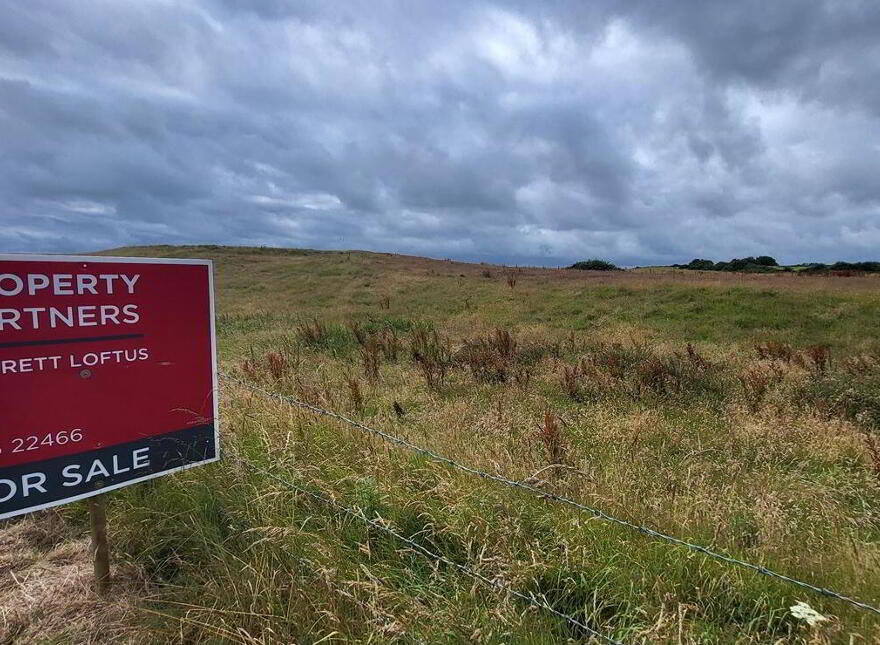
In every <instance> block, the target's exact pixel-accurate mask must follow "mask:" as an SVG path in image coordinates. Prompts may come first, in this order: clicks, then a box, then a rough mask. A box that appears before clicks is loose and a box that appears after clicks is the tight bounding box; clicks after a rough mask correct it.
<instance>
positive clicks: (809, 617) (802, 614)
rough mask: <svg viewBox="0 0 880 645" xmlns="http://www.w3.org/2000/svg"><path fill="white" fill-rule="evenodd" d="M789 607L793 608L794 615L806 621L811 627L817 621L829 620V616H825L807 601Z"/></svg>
mask: <svg viewBox="0 0 880 645" xmlns="http://www.w3.org/2000/svg"><path fill="white" fill-rule="evenodd" d="M789 609H790V610H791V615H792V616H794V617H795V618H800V619H801V620H803V621H805V622H806V623H807V624H808V625H809V626H810V627H813V626H814V625H816V624H817V623H821V622H823V621H826V620H828V617H827V616H823V615H822V614H820V613H819V612H818V611H816V610H815V609H813V608H812V607H810V606H809V605H808V604H807V603H805V602H798V603H797V604H795V605H792V606H791V607H789Z"/></svg>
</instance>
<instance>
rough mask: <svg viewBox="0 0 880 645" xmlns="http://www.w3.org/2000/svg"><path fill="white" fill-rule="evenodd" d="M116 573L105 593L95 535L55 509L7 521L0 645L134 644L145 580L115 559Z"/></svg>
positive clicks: (0, 555) (0, 550)
mask: <svg viewBox="0 0 880 645" xmlns="http://www.w3.org/2000/svg"><path fill="white" fill-rule="evenodd" d="M113 576H114V582H113V587H112V592H111V594H110V596H108V597H107V598H106V599H102V598H100V597H99V596H98V595H97V594H96V593H95V592H94V591H93V586H92V585H93V580H94V578H93V572H92V562H91V553H90V548H89V539H88V538H86V537H83V536H82V535H81V531H77V530H75V529H73V528H72V527H71V526H69V525H68V524H67V522H66V521H65V520H64V519H63V518H62V516H61V515H59V514H58V513H57V512H55V511H46V512H42V513H37V514H34V515H31V516H29V517H26V518H23V519H20V520H17V521H15V522H10V523H8V524H7V525H6V527H5V528H3V529H0V578H2V585H0V643H3V644H4V645H7V644H8V645H13V644H15V645H17V644H22V645H24V644H25V643H39V642H67V643H78V644H79V643H82V644H83V645H98V644H101V643H107V644H109V643H118V642H123V641H125V642H134V640H136V639H137V637H136V635H135V634H134V633H133V631H132V626H133V625H135V624H137V620H138V618H140V613H139V609H138V603H139V601H140V599H141V598H143V597H144V595H145V594H146V592H147V589H148V587H147V583H146V581H145V579H144V578H143V575H142V574H141V572H140V570H139V569H138V568H137V567H134V566H132V565H128V564H125V563H118V562H117V563H115V566H114V572H113ZM143 642H148V640H146V641H143Z"/></svg>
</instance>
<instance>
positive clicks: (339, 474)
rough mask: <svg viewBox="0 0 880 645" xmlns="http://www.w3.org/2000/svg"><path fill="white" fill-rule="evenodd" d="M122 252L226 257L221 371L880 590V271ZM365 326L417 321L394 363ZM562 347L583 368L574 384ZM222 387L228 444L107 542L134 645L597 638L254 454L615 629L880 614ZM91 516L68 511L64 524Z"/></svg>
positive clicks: (707, 538) (661, 524) (751, 552)
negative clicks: (817, 352) (432, 375)
mask: <svg viewBox="0 0 880 645" xmlns="http://www.w3.org/2000/svg"><path fill="white" fill-rule="evenodd" d="M108 254H110V255H145V256H151V255H155V256H171V257H211V258H213V259H214V260H215V263H216V275H217V281H216V284H217V311H218V320H217V331H218V343H219V352H220V356H221V359H222V360H221V363H222V364H221V367H222V369H223V370H226V371H230V372H234V373H235V374H237V375H238V376H239V377H241V378H247V379H251V380H255V381H257V382H259V383H260V384H261V385H262V386H263V387H267V388H271V389H274V390H277V391H279V392H283V393H286V394H289V395H292V396H295V397H298V398H301V399H305V400H307V401H308V402H310V403H312V404H316V405H320V406H322V407H326V408H330V409H334V410H338V411H339V412H341V413H344V414H347V415H351V416H355V417H357V418H359V419H361V420H363V421H364V422H366V423H368V424H370V425H372V426H375V427H378V428H381V429H383V430H386V431H388V432H391V433H393V434H396V435H399V436H403V437H406V438H408V439H409V440H411V441H413V442H415V443H417V444H419V445H423V446H425V447H428V448H431V449H434V450H437V451H438V452H440V453H442V454H445V455H448V456H450V457H452V458H455V459H458V460H460V461H462V462H464V463H466V464H468V465H472V466H474V467H477V468H482V469H485V470H487V471H489V472H498V473H500V474H503V475H505V476H506V477H510V478H512V479H515V480H528V481H535V482H537V483H536V485H538V486H540V487H542V488H544V489H545V490H548V491H552V492H554V493H557V494H559V495H565V496H568V497H571V498H573V499H576V500H579V501H581V502H583V503H586V504H591V505H595V506H597V507H600V508H602V509H604V510H606V511H607V512H609V513H612V514H615V515H617V516H619V517H622V518H625V519H627V520H629V521H632V522H636V523H642V524H645V525H648V526H651V527H653V528H656V529H657V530H660V531H665V532H668V533H670V534H673V535H676V536H679V537H682V538H685V539H690V540H695V541H697V542H699V543H701V544H704V545H707V546H711V547H713V548H716V549H719V550H723V551H726V552H729V553H731V554H733V555H735V556H737V557H741V558H745V559H747V560H750V561H753V562H756V563H759V564H763V565H766V566H768V567H771V568H775V569H778V570H781V571H784V572H786V573H788V574H790V575H792V576H794V577H798V578H801V579H804V580H806V581H809V582H811V583H813V584H817V585H821V586H826V587H830V588H836V589H840V590H843V591H846V592H849V593H852V594H854V595H856V596H858V597H860V598H863V599H865V600H866V601H869V602H872V603H874V604H878V603H880V472H878V470H877V469H878V468H880V464H876V463H874V462H873V461H872V457H871V452H870V441H871V437H875V436H878V433H880V416H877V414H876V411H877V409H880V408H877V407H876V403H877V394H876V387H877V383H878V379H880V361H878V359H877V356H878V351H880V345H878V342H880V341H878V338H877V334H876V333H875V332H876V329H877V327H876V321H877V320H878V319H880V301H878V298H877V296H876V293H877V291H876V286H877V285H878V283H877V282H876V281H875V280H872V279H871V278H827V277H796V276H794V275H792V274H783V273H774V274H761V275H755V276H740V275H727V274H712V275H710V276H700V275H693V274H690V275H688V274H687V272H682V271H675V270H668V271H660V270H657V271H654V272H649V271H645V270H640V271H634V272H627V273H622V272H602V273H601V274H599V273H593V272H579V271H575V272H571V271H551V270H541V269H526V270H520V271H514V270H510V269H505V268H503V267H489V266H485V265H466V264H459V263H453V262H442V261H430V260H424V259H420V258H407V257H401V256H389V255H385V254H369V253H358V252H351V253H348V252H311V251H302V250H277V249H249V248H237V249H236V248H227V247H151V248H136V249H121V250H115V251H111V252H108ZM487 271H488V272H489V274H490V275H489V276H488V277H487V275H486V272H487ZM508 275H512V276H514V277H515V279H516V285H515V286H514V287H513V288H511V287H510V286H508V283H507V279H506V278H507V276H508ZM312 321H319V322H320V323H321V324H322V325H323V326H324V328H325V330H326V332H325V333H324V335H323V336H322V337H321V338H320V340H317V341H314V340H310V339H309V338H307V337H306V335H304V334H303V332H302V328H301V326H302V325H303V324H305V323H311V322H312ZM351 323H357V324H359V325H360V326H361V329H363V330H364V332H365V333H366V334H367V335H368V336H371V337H373V338H374V339H378V340H377V341H376V342H379V340H381V339H382V338H383V336H382V334H391V333H392V332H393V334H394V337H396V338H397V339H398V340H399V342H400V343H401V349H400V351H399V354H398V357H397V359H396V360H387V359H386V358H383V359H382V360H381V361H380V362H381V364H380V368H379V377H378V379H374V378H372V377H370V376H369V375H368V373H367V372H365V370H364V363H363V360H364V359H363V356H362V354H363V351H364V350H363V349H362V347H361V345H360V344H359V343H358V340H357V339H356V337H355V335H354V333H353V332H352V329H351V326H350V324H351ZM496 328H504V329H508V330H510V331H511V333H512V334H513V338H514V340H515V343H516V347H515V351H514V354H513V355H512V356H511V357H507V358H505V357H503V356H500V355H495V354H493V353H492V351H489V352H488V353H487V354H486V355H485V357H483V358H481V359H480V360H485V361H490V363H487V365H486V367H487V369H488V370H489V373H491V374H495V375H496V376H494V377H493V378H492V379H483V380H480V379H478V378H477V377H475V376H474V374H477V373H483V372H476V371H474V370H473V369H472V367H473V366H470V367H469V366H468V364H467V363H466V362H465V361H466V357H467V354H466V352H463V349H462V348H464V347H465V346H466V345H467V343H472V342H473V341H474V339H476V338H478V337H486V336H487V335H488V334H490V333H492V332H493V331H494V329H496ZM423 331H427V332H431V333H433V332H434V331H436V332H437V333H438V334H439V336H438V338H439V340H440V342H441V343H442V342H446V340H444V339H447V340H448V343H449V347H450V350H451V357H450V358H449V364H448V365H447V366H446V369H447V373H446V378H445V381H444V382H443V385H442V386H441V387H435V388H432V387H429V385H428V384H427V382H426V381H425V380H424V377H423V371H422V367H421V366H420V364H419V359H418V358H414V356H413V353H412V351H411V349H412V343H414V342H415V340H416V338H417V337H418V335H419V334H420V333H423ZM767 341H775V342H779V343H785V344H786V345H788V346H790V347H791V349H792V352H793V356H794V358H793V359H789V360H782V359H760V358H759V357H758V355H757V352H756V350H755V345H756V344H757V343H765V342H767ZM383 342H384V341H383ZM688 343H693V344H694V345H693V347H692V352H695V354H693V355H689V354H688V351H687V344H688ZM818 345H822V346H828V347H830V348H831V356H832V362H831V366H830V367H826V368H823V369H819V368H817V367H816V366H814V365H812V364H811V363H810V359H809V354H808V351H807V349H806V348H808V347H810V346H818ZM269 352H277V353H279V354H281V355H282V356H283V357H284V358H285V361H286V362H285V370H284V374H283V376H282V377H281V378H279V379H273V377H272V376H271V375H270V374H269V372H268V370H267V368H266V362H265V359H264V357H265V356H266V354H267V353H269ZM438 360H440V359H438ZM565 368H568V369H569V370H576V379H577V387H578V392H577V394H576V395H574V396H573V395H572V393H571V392H568V391H567V390H566V388H565V387H564V386H563V373H564V370H565ZM498 374H501V375H502V376H501V377H498V376H497V375H498ZM351 380H354V381H356V382H357V383H358V387H359V389H360V391H361V394H362V397H363V405H362V407H361V408H359V407H358V406H357V405H356V402H355V400H354V398H353V396H352V394H351V389H350V385H349V383H350V381H351ZM221 397H222V398H221V403H222V409H221V416H222V418H221V428H222V431H223V444H224V446H223V447H224V459H223V461H221V462H220V463H218V464H216V465H212V466H208V467H204V468H199V469H194V470H191V471H187V472H184V473H181V474H178V475H175V476H173V477H167V478H163V479H160V480H156V481H153V482H150V483H147V484H143V485H139V486H135V487H131V488H128V489H125V490H123V491H120V492H119V493H117V494H115V495H114V497H113V501H112V504H111V507H110V510H111V516H112V517H111V521H112V525H113V527H114V531H113V534H114V545H115V549H116V557H118V558H124V559H126V560H128V561H131V562H132V563H134V564H135V565H136V566H138V567H140V568H141V569H142V570H143V571H144V572H145V574H146V575H147V577H148V579H149V580H150V584H151V585H152V586H151V588H150V593H149V599H146V598H145V599H144V600H143V601H142V604H141V611H140V613H137V612H136V613H135V621H134V623H133V624H131V625H130V631H129V632H128V640H130V641H132V642H192V643H257V642H259V643H263V642H266V643H274V642H279V643H280V642H297V643H317V642H337V643H396V642H400V643H409V642H431V643H470V642H485V643H499V644H500V643H558V642H566V640H567V639H572V640H571V641H570V642H585V640H586V639H585V636H584V635H583V634H581V633H578V631H577V630H576V629H573V628H572V627H571V626H570V625H568V624H567V623H565V622H564V621H561V620H559V619H557V618H555V617H553V616H551V615H549V614H547V613H546V612H541V611H539V610H534V609H530V608H528V607H526V606H524V605H523V604H522V603H521V602H520V601H517V600H516V599H512V598H510V597H505V596H504V595H503V594H498V593H495V592H492V591H491V590H482V589H480V588H479V587H475V586H474V584H473V581H472V580H471V579H469V578H467V577H466V576H464V575H463V574H461V573H460V572H458V571H456V570H455V569H453V568H451V567H448V566H445V565H436V564H434V563H431V562H429V561H427V560H425V559H424V558H423V557H421V556H420V555H418V554H417V553H415V552H414V551H413V550H411V549H407V548H405V547H404V545H402V544H401V543H399V542H398V541H396V540H395V539H393V538H392V537H390V536H389V535H387V534H385V533H382V532H380V531H377V530H375V529H372V528H370V527H368V526H367V525H365V524H364V523H363V522H360V521H358V520H357V519H354V518H352V517H350V516H347V515H345V514H344V513H340V512H339V511H338V510H335V509H333V508H331V507H328V506H326V505H322V504H320V503H318V502H316V501H314V500H312V499H310V498H308V497H306V496H303V495H300V494H297V493H295V492H292V491H290V490H286V489H285V488H284V487H283V486H281V485H280V484H279V483H278V482H276V481H275V480H273V479H271V478H268V477H266V476H265V475H263V474H261V472H260V470H262V469H265V470H271V471H272V472H276V473H278V474H279V475H280V476H282V477H283V478H285V479H287V480H289V481H291V482H294V483H295V484H296V485H297V486H299V487H302V488H305V489H307V490H310V491H314V492H316V493H320V494H321V495H324V496H328V497H331V498H332V499H334V500H336V501H337V502H338V503H339V504H342V505H344V506H346V507H350V508H354V509H359V510H360V511H362V512H364V513H366V514H367V515H369V516H370V517H372V518H381V521H382V522H384V523H386V524H387V525H388V526H391V527H393V528H394V529H395V530H397V531H399V532H400V533H401V534H403V535H405V536H406V537H407V538H410V539H412V540H414V541H416V542H417V543H419V544H421V545H423V546H425V547H426V548H428V549H430V550H432V551H434V552H435V553H438V554H441V555H443V556H444V557H446V558H448V559H450V560H452V561H454V562H457V563H460V564H464V565H467V566H468V567H472V568H473V569H475V570H477V571H479V572H480V573H481V574H483V575H485V576H487V577H489V578H491V579H496V580H499V581H503V583H504V584H505V585H507V586H509V587H511V588H513V589H516V590H518V591H521V592H524V593H536V594H540V595H541V596H542V597H544V598H546V600H547V602H549V603H550V604H551V605H552V606H553V607H555V608H556V609H558V610H559V611H562V612H564V613H566V614H570V615H572V616H574V617H576V618H577V619H578V620H581V621H584V622H586V623H587V624H588V625H590V626H591V627H593V628H595V629H598V630H599V631H602V632H603V633H606V634H608V635H612V636H614V637H616V638H620V639H622V640H624V641H626V642H646V643H768V642H774V643H808V642H809V643H849V642H851V640H850V639H854V640H852V642H872V641H874V640H876V639H878V638H880V627H878V621H877V620H876V619H875V618H874V617H872V616H871V615H870V614H867V613H864V612H859V611H857V610H855V609H854V608H851V607H850V606H848V605H846V604H844V603H840V602H836V601H833V600H831V599H828V598H824V597H821V596H816V595H813V594H809V593H807V592H805V591H803V590H798V589H797V588H794V587H792V586H789V585H786V584H784V583H781V582H779V581H774V580H771V579H769V578H766V577H762V576H759V575H757V574H754V573H750V572H748V571H745V570H743V569H739V568H733V567H730V566H727V565H723V564H721V563H718V562H715V561H713V560H710V559H708V558H706V557H705V556H701V555H697V554H694V553H691V552H688V551H686V550H682V549H679V548H673V547H670V546H669V545H667V544H664V543H661V542H658V541H656V540H653V539H650V538H648V537H646V536H644V535H641V534H638V533H636V532H632V531H628V530H626V529H623V528H621V527H617V526H614V525H610V524H607V523H603V522H598V521H596V520H594V519H591V517H590V516H589V515H585V514H582V513H578V512H577V511H575V510H573V509H571V508H567V507H564V506H560V505H558V504H554V503H551V502H549V501H547V500H544V499H540V498H538V497H536V496H535V495H533V494H529V493H526V492H523V491H515V490H511V489H509V488H504V487H500V486H499V485H497V484H495V483H492V482H489V481H486V480H483V479H479V478H474V477H471V476H468V475H466V474H464V473H461V472H458V471H455V470H452V469H450V468H448V467H446V466H443V465H441V464H437V463H434V462H432V461H430V460H429V459H426V458H424V457H421V456H418V455H414V454H412V453H410V452H407V451H405V450H403V449H401V448H398V447H393V446H390V445H386V444H383V443H382V442H381V441H380V440H378V439H376V438H371V437H368V436H364V434H362V433H359V432H357V431H355V430H352V429H350V428H346V427H343V426H341V425H339V424H338V423H336V422H333V421H330V420H327V419H323V418H315V417H314V416H312V415H309V414H307V413H304V412H300V411H296V410H294V409H291V408H289V407H286V406H284V405H282V404H280V403H278V402H277V401H272V400H267V399H264V398H261V397H259V396H255V395H253V394H251V393H249V392H248V391H247V390H245V389H243V388H241V387H239V386H236V385H234V384H231V383H226V384H224V385H223V387H222V389H221ZM395 403H397V404H398V406H400V408H401V409H402V410H403V415H402V416H400V415H399V414H398V413H396V412H395V411H394V410H395V408H394V404H395ZM547 411H549V412H550V413H551V415H552V416H553V417H554V418H558V419H559V420H560V421H559V422H558V425H559V428H560V430H559V432H560V435H559V438H558V440H559V441H561V442H562V443H561V445H562V447H563V454H564V465H565V466H566V468H557V467H552V464H550V463H548V454H549V452H548V447H547V444H546V443H545V442H544V440H542V438H541V436H542V435H541V434H540V433H539V430H540V428H541V427H542V425H543V424H544V422H545V412H547ZM548 467H549V468H548ZM532 477H535V478H536V479H534V480H533V479H528V478H532ZM81 512H82V511H81V507H77V506H74V507H71V510H69V511H68V512H67V513H68V514H69V516H70V518H71V520H72V521H74V520H76V518H81ZM797 601H806V602H808V603H810V605H811V606H812V607H814V608H815V609H817V611H820V612H821V613H823V614H825V615H827V616H828V617H829V621H827V622H826V623H824V624H822V625H819V626H817V627H814V628H810V627H808V626H807V625H805V624H804V623H801V622H799V621H798V620H797V619H795V618H794V617H792V616H791V614H790V613H789V611H788V608H789V607H790V606H791V605H793V604H794V603H795V602H797Z"/></svg>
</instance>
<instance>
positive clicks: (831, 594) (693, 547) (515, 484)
mask: <svg viewBox="0 0 880 645" xmlns="http://www.w3.org/2000/svg"><path fill="white" fill-rule="evenodd" d="M223 378H225V379H226V380H228V381H231V382H233V383H238V384H239V385H241V386H242V387H245V388H246V389H249V390H251V391H253V392H257V393H259V394H263V395H264V396H267V397H270V398H274V399H277V400H279V401H281V402H282V403H286V404H288V405H294V406H296V407H299V408H302V409H304V410H309V411H310V412H313V413H315V414H319V415H322V416H326V417H330V418H333V419H336V420H338V421H342V422H343V423H345V424H348V425H350V426H352V427H354V428H357V429H359V430H362V431H364V432H368V433H370V434H373V435H376V436H378V437H381V438H382V439H384V440H386V441H388V442H390V443H393V444H396V445H399V446H403V447H405V448H408V449H409V450H412V451H414V452H417V453H419V454H421V455H424V456H426V457H429V458H431V459H433V460H434V461H438V462H440V463H444V464H446V465H448V466H451V467H453V468H456V469H457V470H460V471H462V472H466V473H469V474H471V475H476V476H478V477H481V478H483V479H488V480H491V481H494V482H497V483H499V484H503V485H505V486H509V487H511V488H518V489H520V490H525V491H528V492H530V493H534V494H536V495H539V496H540V497H543V498H545V499H549V500H552V501H554V502H558V503H560V504H566V505H568V506H571V507H573V508H576V509H578V510H580V511H585V512H587V513H589V514H591V515H592V516H593V517H595V518H597V519H600V520H603V521H605V522H610V523H612V524H616V525H618V526H623V527H625V528H628V529H630V530H633V531H637V532H638V533H641V534H643V535H647V536H649V537H652V538H656V539H658V540H663V541H665V542H668V543H670V544H674V545H676V546H680V547H683V548H686V549H689V550H690V551H693V552H695V553H700V554H702V555H705V556H707V557H710V558H713V559H715V560H718V561H720V562H725V563H727V564H732V565H736V566H740V567H743V568H745V569H749V570H751V571H754V572H756V573H759V574H761V575H764V576H768V577H770V578H775V579H777V580H782V581H783V582H787V583H789V584H792V585H795V586H798V587H801V588H802V589H806V590H808V591H812V592H814V593H817V594H820V595H823V596H826V597H828V598H835V599H837V600H840V601H843V602H846V603H849V604H850V605H852V606H854V607H857V608H859V609H863V610H865V611H870V612H873V613H875V614H877V615H878V616H880V608H878V607H875V606H873V605H870V604H868V603H866V602H863V601H861V600H857V599H855V598H853V597H851V596H848V595H845V594H842V593H839V592H837V591H833V590H831V589H826V588H824V587H819V586H816V585H813V584H810V583H809V582H804V581H802V580H798V579H796V578H792V577H790V576H787V575H785V574H783V573H779V572H777V571H773V570H772V569H768V568H767V567H764V566H762V565H757V564H752V563H750V562H746V561H745V560H740V559H738V558H735V557H733V556H731V555H727V554H725V553H720V552H718V551H713V550H712V549H709V548H707V547H705V546H701V545H699V544H693V543H691V542H688V541H686V540H682V539H680V538H677V537H675V536H672V535H668V534H666V533H662V532H660V531H655V530H654V529H652V528H649V527H647V526H642V525H640V524H634V523H632V522H628V521H627V520H624V519H621V518H619V517H615V516H613V515H609V514H608V513H606V512H605V511H603V510H601V509H598V508H594V507H592V506H587V505H586V504H581V503H580V502H576V501H574V500H573V499H570V498H568V497H563V496H562V495H556V494H555V493H550V492H547V491H543V490H541V489H540V488H536V487H534V486H531V485H529V484H526V483H524V482H520V481H515V480H513V479H508V478H507V477H503V476H501V475H496V474H493V473H488V472H485V471H482V470H479V469H477V468H472V467H471V466H468V465H466V464H462V463H459V462H457V461H455V460H454V459H450V458H449V457H445V456H443V455H441V454H439V453H436V452H434V451H432V450H428V449H427V448H422V447H421V446H418V445H416V444H414V443H412V442H410V441H407V440H406V439H402V438H400V437H397V436H395V435H392V434H389V433H387V432H384V431H383V430H377V429H375V428H371V427H369V426H366V425H364V424H363V423H360V422H359V421H356V420H354V419H350V418H348V417H346V416H344V415H341V414H339V413H337V412H333V411H331V410H325V409H324V408H320V407H317V406H314V405H311V404H310V403H306V402H304V401H300V400H298V399H295V398H294V397H291V396H287V395H284V394H280V393H278V392H272V391H271V390H267V389H265V388H262V387H260V386H258V385H254V384H252V383H248V382H247V381H243V380H241V379H239V378H236V377H234V376H229V375H226V374H224V375H223Z"/></svg>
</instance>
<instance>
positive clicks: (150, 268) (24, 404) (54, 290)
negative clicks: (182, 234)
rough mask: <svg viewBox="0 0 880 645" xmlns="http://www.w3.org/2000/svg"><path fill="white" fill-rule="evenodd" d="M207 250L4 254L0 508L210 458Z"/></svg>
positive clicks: (213, 405) (77, 493)
mask: <svg viewBox="0 0 880 645" xmlns="http://www.w3.org/2000/svg"><path fill="white" fill-rule="evenodd" d="M216 419H217V399H216V358H215V340H214V296H213V267H212V265H211V262H210V260H166V259H146V258H107V257H78V256H32V255H3V254H0V519H3V518H7V517H12V516H15V515H20V514H22V513H27V512H30V511H34V510H37V509H41V508H48V507H50V506H55V505H58V504H63V503H65V502H69V501H73V500H76V499H82V498H85V497H89V496H91V495H95V494H98V493H100V492H105V491H107V490H112V489H114V488H119V487H121V486H127V485H129V484H134V483H136V482H140V481H143V480H145V479H150V478H153V477H158V476H160V475H163V474H167V473H171V472H174V471H177V470H180V469H183V468H188V467H191V466H195V465H198V464H204V463H207V462H211V461H215V460H216V459H217V458H218V454H219V453H218V444H217V426H216Z"/></svg>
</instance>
